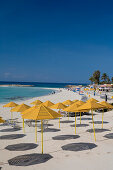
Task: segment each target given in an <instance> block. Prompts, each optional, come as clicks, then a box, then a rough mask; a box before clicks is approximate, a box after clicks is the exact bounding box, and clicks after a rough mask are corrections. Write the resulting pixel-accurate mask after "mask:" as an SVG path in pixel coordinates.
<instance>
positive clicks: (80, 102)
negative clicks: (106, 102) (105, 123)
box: [76, 100, 85, 106]
mask: <svg viewBox="0 0 113 170" xmlns="http://www.w3.org/2000/svg"><path fill="white" fill-rule="evenodd" d="M76 104H79V105H80V106H81V105H83V104H85V102H83V101H82V100H79V101H77V102H76Z"/></svg>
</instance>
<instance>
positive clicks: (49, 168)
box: [0, 89, 113, 170]
mask: <svg viewBox="0 0 113 170" xmlns="http://www.w3.org/2000/svg"><path fill="white" fill-rule="evenodd" d="M91 96H92V95H91ZM81 97H82V96H81V95H78V94H76V93H73V92H72V91H67V90H64V89H62V91H61V92H58V93H56V94H51V95H48V96H42V97H37V98H33V99H30V100H26V101H24V103H26V104H30V103H31V102H32V101H34V100H36V99H40V100H41V101H43V102H44V101H46V100H50V101H52V102H54V103H57V102H63V101H64V100H67V99H71V100H74V99H79V100H80V99H81ZM95 98H96V99H98V100H99V101H101V100H102V99H100V97H99V96H96V97H95ZM19 103H20V102H19ZM0 116H2V117H3V118H4V119H5V120H7V119H10V111H9V109H8V108H3V107H2V104H1V105H0ZM13 116H14V117H13V118H14V119H15V118H18V119H15V121H17V123H16V124H17V125H18V126H20V127H22V119H21V116H20V114H19V113H13ZM82 118H91V115H89V116H88V115H84V116H82ZM101 119H102V115H101V113H95V116H94V120H95V121H101ZM64 120H66V121H67V120H68V118H67V117H63V118H62V120H61V121H64ZM69 121H73V122H70V123H61V128H60V131H58V132H45V133H44V153H48V154H50V155H51V156H52V157H53V158H52V159H50V160H49V161H47V162H45V163H42V164H35V165H32V166H9V164H8V160H9V159H11V158H13V157H15V156H19V155H24V154H30V153H31V154H32V153H41V133H40V132H38V147H37V148H35V149H30V150H26V151H9V150H6V149H4V148H5V147H6V146H8V145H12V144H18V143H35V128H34V127H29V126H28V125H27V124H26V125H25V131H26V136H25V137H23V138H19V139H13V140H0V167H2V169H3V170H15V169H16V170H18V169H21V170H24V169H26V170H31V169H33V170H36V169H40V170H53V169H54V170H57V169H62V170H63V169H65V170H69V169H71V170H75V169H78V170H83V169H84V170H100V169H102V170H107V169H108V170H113V139H107V138H105V137H104V135H105V134H109V133H113V111H109V112H106V113H105V114H104V121H106V122H108V123H105V124H104V129H107V130H109V131H104V132H101V133H96V139H97V140H96V142H95V141H94V137H93V133H89V132H86V131H87V129H92V123H90V122H91V120H82V124H87V125H89V126H85V127H77V135H79V136H80V137H79V138H77V139H68V140H53V139H52V137H55V136H58V135H74V134H75V133H74V127H71V126H70V125H74V118H72V117H71V118H70V119H69ZM79 123H80V120H79V117H77V124H78V125H79ZM49 124H52V125H53V126H49V128H53V129H59V124H58V119H56V120H50V121H49ZM6 128H8V129H9V128H11V126H0V130H2V129H6ZM95 128H99V129H101V124H95ZM39 130H40V122H39V123H38V131H39ZM6 134H23V130H19V131H15V132H0V136H2V135H6ZM81 142H82V143H93V144H95V145H97V146H96V147H95V148H93V149H91V150H87V147H86V150H83V151H66V150H62V148H61V147H62V146H64V145H66V144H71V143H81Z"/></svg>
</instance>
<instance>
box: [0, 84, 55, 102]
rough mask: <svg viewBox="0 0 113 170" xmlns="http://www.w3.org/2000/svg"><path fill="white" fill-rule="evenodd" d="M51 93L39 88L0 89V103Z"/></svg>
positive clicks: (49, 90) (48, 90)
mask: <svg viewBox="0 0 113 170" xmlns="http://www.w3.org/2000/svg"><path fill="white" fill-rule="evenodd" d="M52 91H53V90H51V89H44V88H40V87H0V103H7V102H10V101H17V100H25V99H29V98H32V97H38V96H44V95H48V94H50V93H52Z"/></svg>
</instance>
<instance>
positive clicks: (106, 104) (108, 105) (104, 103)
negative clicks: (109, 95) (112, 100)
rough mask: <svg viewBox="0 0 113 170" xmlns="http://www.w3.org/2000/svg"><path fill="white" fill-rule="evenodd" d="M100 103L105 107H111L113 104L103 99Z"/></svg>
mask: <svg viewBox="0 0 113 170" xmlns="http://www.w3.org/2000/svg"><path fill="white" fill-rule="evenodd" d="M100 104H101V105H103V106H105V108H107V109H113V106H112V105H111V104H109V103H107V102H105V101H102V102H100Z"/></svg>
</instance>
